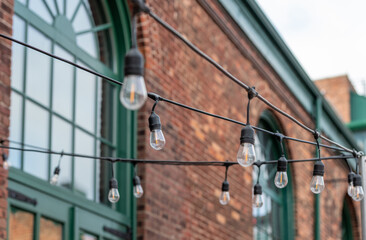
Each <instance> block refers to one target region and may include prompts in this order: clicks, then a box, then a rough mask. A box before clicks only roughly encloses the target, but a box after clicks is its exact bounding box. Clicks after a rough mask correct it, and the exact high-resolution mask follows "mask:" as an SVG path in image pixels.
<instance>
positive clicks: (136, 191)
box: [133, 176, 144, 198]
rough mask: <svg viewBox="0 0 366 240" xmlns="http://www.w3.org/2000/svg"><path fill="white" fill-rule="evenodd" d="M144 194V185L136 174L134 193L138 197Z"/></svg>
mask: <svg viewBox="0 0 366 240" xmlns="http://www.w3.org/2000/svg"><path fill="white" fill-rule="evenodd" d="M143 194H144V190H143V189H142V186H141V180H140V178H139V177H138V176H135V177H134V178H133V195H134V196H135V197H136V198H141V197H142V195H143Z"/></svg>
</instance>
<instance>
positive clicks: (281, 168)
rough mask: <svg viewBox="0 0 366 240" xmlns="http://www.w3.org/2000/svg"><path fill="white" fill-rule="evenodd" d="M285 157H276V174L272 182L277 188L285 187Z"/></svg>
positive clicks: (286, 181) (286, 180) (286, 178)
mask: <svg viewBox="0 0 366 240" xmlns="http://www.w3.org/2000/svg"><path fill="white" fill-rule="evenodd" d="M286 171H287V159H286V158H285V157H284V156H282V157H280V159H278V162H277V172H276V176H275V178H274V184H275V185H276V187H278V188H284V187H286V185H287V183H288V177H287V172H286Z"/></svg>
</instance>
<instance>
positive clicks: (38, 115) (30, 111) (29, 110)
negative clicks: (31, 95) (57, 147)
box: [24, 101, 49, 180]
mask: <svg viewBox="0 0 366 240" xmlns="http://www.w3.org/2000/svg"><path fill="white" fill-rule="evenodd" d="M48 121H49V118H48V112H47V111H46V110H44V109H42V108H40V107H39V106H37V105H35V104H34V103H32V102H30V101H27V102H26V110H25V138H24V142H25V143H26V144H30V145H34V146H37V147H42V148H46V149H47V148H48ZM24 171H26V172H28V173H30V174H33V175H35V176H37V177H40V178H42V179H45V180H48V155H46V154H40V153H32V152H24Z"/></svg>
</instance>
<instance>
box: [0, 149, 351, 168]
mask: <svg viewBox="0 0 366 240" xmlns="http://www.w3.org/2000/svg"><path fill="white" fill-rule="evenodd" d="M0 148H5V149H10V150H17V151H22V152H35V153H43V154H52V155H60V156H61V155H63V156H71V157H80V158H89V159H99V160H103V161H109V162H112V163H115V162H125V163H132V164H158V165H185V166H224V167H226V166H232V165H238V162H236V161H235V162H229V161H226V162H223V161H207V162H204V161H182V160H150V159H134V158H114V157H97V156H91V155H85V154H77V153H66V152H63V151H61V152H57V151H51V150H47V151H45V150H39V149H28V148H17V147H8V146H3V145H0ZM350 157H352V156H344V155H340V156H330V157H321V158H309V159H297V160H296V159H292V160H287V162H288V163H300V162H315V161H319V159H320V160H337V159H347V158H350ZM266 164H277V160H270V161H256V162H254V163H253V165H255V166H257V167H260V166H261V165H266Z"/></svg>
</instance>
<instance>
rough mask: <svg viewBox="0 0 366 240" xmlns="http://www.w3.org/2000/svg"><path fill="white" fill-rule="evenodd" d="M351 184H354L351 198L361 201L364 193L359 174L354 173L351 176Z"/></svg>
mask: <svg viewBox="0 0 366 240" xmlns="http://www.w3.org/2000/svg"><path fill="white" fill-rule="evenodd" d="M353 185H354V191H353V197H352V198H353V200H355V201H357V202H358V201H361V200H362V199H363V197H364V195H365V193H364V191H363V188H362V177H361V176H360V175H358V174H357V175H355V177H354V178H353Z"/></svg>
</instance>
